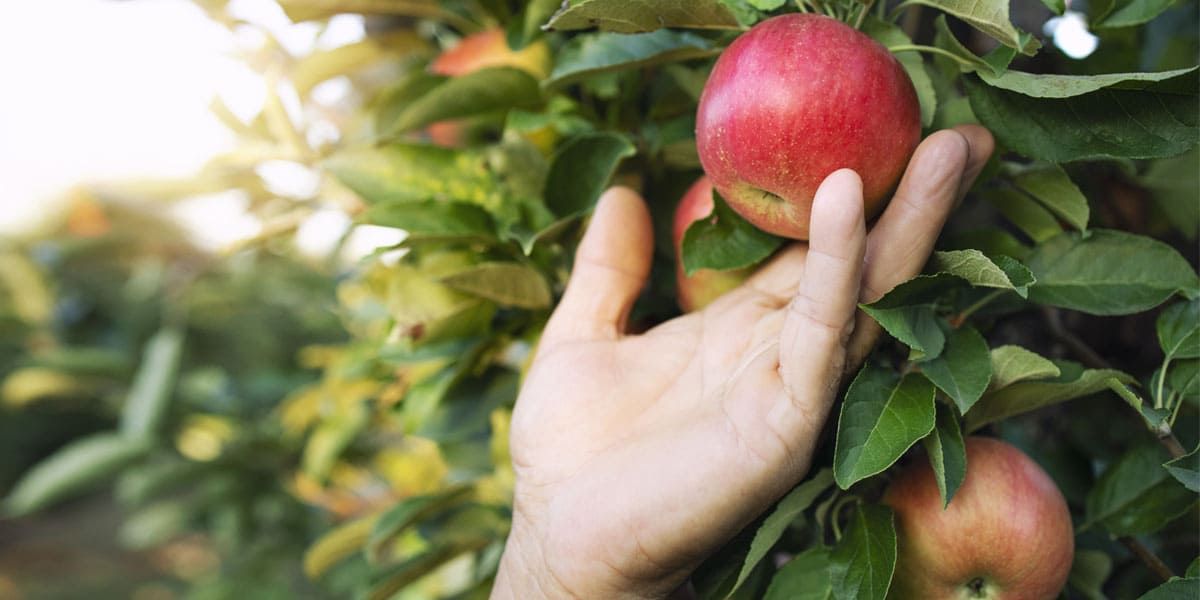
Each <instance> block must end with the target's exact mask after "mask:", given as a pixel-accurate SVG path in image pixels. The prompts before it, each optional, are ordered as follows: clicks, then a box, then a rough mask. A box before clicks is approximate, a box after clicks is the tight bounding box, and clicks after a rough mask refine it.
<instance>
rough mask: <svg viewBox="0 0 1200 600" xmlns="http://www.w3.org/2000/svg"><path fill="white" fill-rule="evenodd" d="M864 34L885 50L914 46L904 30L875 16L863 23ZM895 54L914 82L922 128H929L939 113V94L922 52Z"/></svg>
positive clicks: (910, 51)
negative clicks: (919, 106) (922, 57)
mask: <svg viewBox="0 0 1200 600" xmlns="http://www.w3.org/2000/svg"><path fill="white" fill-rule="evenodd" d="M862 32H863V33H865V34H867V35H869V36H871V38H872V39H874V40H875V41H877V42H879V43H880V44H881V45H882V46H884V47H885V48H891V47H894V46H905V45H909V44H912V40H911V39H909V37H908V36H907V35H906V34H905V33H904V30H903V29H900V28H899V27H898V26H896V25H895V24H893V23H889V22H887V21H882V20H880V19H877V18H875V17H874V16H870V17H867V19H866V20H865V21H863V27H862ZM894 54H895V56H896V60H898V61H900V65H901V66H903V67H904V72H905V73H908V78H909V79H911V80H912V84H913V88H914V89H915V90H916V91H917V101H918V102H919V103H920V105H921V126H922V127H929V125H930V124H931V123H933V116H934V114H935V113H936V112H937V93H936V92H935V91H934V89H933V80H932V79H930V78H929V72H928V71H926V70H925V61H923V60H922V59H921V53H920V52H916V51H912V50H909V51H901V52H896V53H894Z"/></svg>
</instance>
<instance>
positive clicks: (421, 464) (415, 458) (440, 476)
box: [373, 435, 450, 497]
mask: <svg viewBox="0 0 1200 600" xmlns="http://www.w3.org/2000/svg"><path fill="white" fill-rule="evenodd" d="M373 463H374V467H375V470H376V471H377V472H378V473H379V474H380V476H382V477H383V478H384V479H386V480H387V482H388V483H389V484H390V485H391V486H392V489H393V490H395V491H396V494H397V495H398V496H402V497H405V496H413V495H417V494H427V493H429V492H432V491H435V490H437V489H438V488H439V487H441V485H442V481H443V480H444V479H445V478H446V475H447V474H448V473H449V472H450V468H449V467H448V466H447V465H446V461H445V459H444V458H442V451H441V449H439V448H438V445H437V443H435V442H433V441H432V440H428V439H425V438H421V437H417V436H411V435H410V436H406V437H405V438H404V440H403V441H402V442H401V443H400V444H397V445H394V446H392V447H389V448H387V449H385V450H381V451H380V452H378V453H376V454H375V458H374V460H373Z"/></svg>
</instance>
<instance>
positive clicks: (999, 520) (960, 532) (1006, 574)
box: [883, 437, 1075, 600]
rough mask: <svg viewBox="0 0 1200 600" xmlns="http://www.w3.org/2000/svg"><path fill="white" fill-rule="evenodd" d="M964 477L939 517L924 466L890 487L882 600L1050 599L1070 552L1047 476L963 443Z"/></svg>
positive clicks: (1015, 457) (979, 441) (1062, 508)
mask: <svg viewBox="0 0 1200 600" xmlns="http://www.w3.org/2000/svg"><path fill="white" fill-rule="evenodd" d="M966 445H967V477H966V479H965V480H964V481H963V484H962V486H961V487H960V488H959V489H958V492H957V493H956V494H955V495H954V497H953V498H952V499H951V501H950V505H949V506H948V507H946V509H945V510H943V509H942V500H941V496H940V495H939V493H938V487H937V483H936V482H935V480H934V474H933V469H932V468H931V467H930V465H929V463H928V461H921V462H918V463H914V464H912V465H910V466H909V467H908V468H907V469H905V470H904V471H902V472H901V473H900V475H899V476H898V477H897V478H896V479H895V480H894V481H892V483H891V485H890V486H889V487H888V489H887V491H886V492H885V493H884V497H883V501H884V503H885V504H888V505H889V506H891V507H892V508H893V509H894V510H895V511H896V525H897V534H898V538H899V556H898V559H897V564H896V576H895V577H894V578H893V579H892V588H893V593H892V595H893V596H894V597H897V598H920V599H922V600H925V599H928V600H937V599H942V598H944V599H947V600H949V599H958V598H963V599H966V598H980V599H987V600H1043V599H1044V600H1050V599H1053V598H1056V597H1057V596H1058V593H1059V592H1060V591H1061V590H1062V588H1063V585H1065V584H1066V582H1067V575H1068V573H1069V572H1070V570H1071V561H1072V559H1073V558H1074V554H1075V536H1074V533H1073V531H1072V528H1071V514H1070V512H1069V511H1068V509H1067V501H1066V499H1065V498H1063V495H1062V492H1060V491H1059V490H1058V488H1057V487H1055V485H1054V482H1053V481H1051V479H1050V476H1049V475H1047V474H1046V472H1045V471H1043V470H1042V469H1041V467H1039V466H1038V465H1037V463H1035V462H1033V460H1032V459H1030V458H1029V457H1028V456H1026V455H1025V454H1024V453H1023V452H1021V451H1020V450H1018V449H1016V448H1014V447H1013V446H1010V445H1009V444H1006V443H1004V442H1001V441H999V440H994V439H989V438H982V437H971V438H967V440H966Z"/></svg>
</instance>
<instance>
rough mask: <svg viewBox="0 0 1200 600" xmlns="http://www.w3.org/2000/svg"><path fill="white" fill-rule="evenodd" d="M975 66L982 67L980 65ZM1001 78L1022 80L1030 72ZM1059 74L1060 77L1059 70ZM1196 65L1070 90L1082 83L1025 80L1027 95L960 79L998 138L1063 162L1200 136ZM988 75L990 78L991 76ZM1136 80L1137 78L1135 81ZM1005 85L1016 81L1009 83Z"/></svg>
mask: <svg viewBox="0 0 1200 600" xmlns="http://www.w3.org/2000/svg"><path fill="white" fill-rule="evenodd" d="M981 73H982V72H981ZM1013 73H1014V72H1013V71H1009V72H1007V73H1005V75H1003V76H1002V77H1010V79H1008V80H1005V81H1004V83H1006V84H1011V83H1012V82H1013V81H1020V82H1021V83H1022V84H1027V83H1029V82H1030V81H1040V80H1036V79H1034V80H1030V79H1028V78H1029V77H1037V76H1031V75H1027V74H1026V75H1025V76H1024V77H1022V76H1016V78H1012V74H1013ZM1061 77H1065V76H1061ZM1196 78H1197V77H1196V71H1195V70H1193V71H1191V72H1189V73H1185V74H1183V75H1180V76H1178V77H1176V78H1175V79H1168V80H1166V81H1162V82H1159V83H1151V84H1149V85H1148V86H1147V87H1145V88H1144V89H1127V88H1125V87H1122V86H1118V85H1112V86H1109V87H1104V88H1102V89H1098V90H1096V91H1093V92H1090V93H1085V94H1083V95H1077V96H1073V97H1059V96H1054V95H1053V94H1054V93H1055V90H1065V91H1059V92H1058V93H1062V94H1067V93H1071V94H1073V93H1075V92H1077V91H1079V90H1081V89H1086V85H1066V84H1062V82H1061V81H1059V82H1058V84H1055V85H1050V84H1048V82H1046V81H1041V83H1039V84H1037V85H1032V84H1030V85H1029V88H1030V89H1029V90H1027V91H1031V92H1037V93H1042V94H1047V96H1045V97H1031V96H1029V95H1027V94H1025V93H1021V92H1015V91H1009V90H1006V89H1002V88H1000V87H995V86H993V85H988V84H987V83H984V82H983V81H981V80H980V79H979V78H977V77H974V76H967V77H964V78H963V81H964V83H965V85H966V88H967V97H968V98H969V99H970V101H971V108H972V110H973V111H974V113H975V115H976V116H977V117H978V118H979V120H980V122H982V123H983V124H984V125H985V126H987V127H988V128H989V129H991V130H992V131H993V132H994V133H995V134H996V139H997V141H999V142H1000V144H1001V145H1003V146H1005V147H1007V148H1009V149H1011V150H1014V151H1016V152H1019V153H1021V154H1024V155H1025V156H1028V157H1030V158H1035V159H1039V160H1046V161H1050V162H1069V161H1075V160H1091V159H1104V158H1159V157H1165V156H1174V155H1176V154H1181V153H1183V152H1186V151H1187V150H1188V149H1190V148H1192V147H1193V146H1195V145H1196V139H1197V137H1198V135H1200V128H1198V127H1197V122H1198V118H1197V114H1196V110H1195V106H1196V100H1197V90H1196ZM994 81H998V80H995V79H994ZM1139 83H1140V82H1139ZM1012 87H1016V86H1015V85H1013V86H1012Z"/></svg>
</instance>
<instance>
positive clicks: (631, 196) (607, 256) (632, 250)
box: [542, 187, 654, 347]
mask: <svg viewBox="0 0 1200 600" xmlns="http://www.w3.org/2000/svg"><path fill="white" fill-rule="evenodd" d="M653 249H654V231H653V228H652V226H651V223H650V213H649V211H648V210H647V209H646V203H645V202H644V201H643V200H642V198H641V196H640V195H638V193H637V192H635V191H633V190H631V189H629V188H624V187H614V188H611V189H609V190H608V191H607V192H605V193H604V195H602V196H601V197H600V201H599V203H598V204H597V205H596V211H595V213H594V214H593V216H592V221H591V223H590V224H589V225H588V228H587V233H585V234H584V236H583V240H582V241H581V242H580V243H579V249H578V250H577V251H576V252H575V266H574V268H573V269H572V271H571V279H570V281H569V282H568V284H567V290H566V292H565V293H564V294H563V298H562V301H561V302H560V303H559V305H558V308H556V309H555V311H554V315H553V316H551V317H550V322H549V323H547V325H546V331H545V333H544V334H543V336H542V346H543V347H549V346H550V345H552V344H555V343H559V342H563V341H576V340H591V339H616V338H617V337H619V336H620V335H621V333H622V332H623V331H624V330H625V322H626V320H627V319H628V318H629V311H630V310H631V309H632V308H633V303H634V301H635V300H636V299H637V297H638V294H639V293H640V292H641V289H642V286H644V285H645V283H646V277H647V276H648V275H649V274H650V259H651V255H652V253H653Z"/></svg>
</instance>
